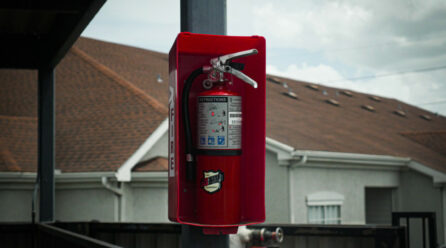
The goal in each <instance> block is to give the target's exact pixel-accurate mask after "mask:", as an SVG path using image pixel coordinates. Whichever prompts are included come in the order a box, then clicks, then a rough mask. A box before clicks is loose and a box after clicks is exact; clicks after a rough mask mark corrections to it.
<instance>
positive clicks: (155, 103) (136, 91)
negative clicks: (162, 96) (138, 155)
mask: <svg viewBox="0 0 446 248" xmlns="http://www.w3.org/2000/svg"><path fill="white" fill-rule="evenodd" d="M70 50H71V51H72V52H73V53H74V54H75V55H76V56H78V57H79V58H81V59H83V60H84V61H86V62H87V63H89V64H90V65H92V66H93V67H94V68H96V69H97V70H98V71H100V72H101V73H102V74H104V75H105V76H107V77H108V78H110V79H112V80H113V81H114V82H116V83H118V84H119V85H120V86H121V87H124V88H126V89H128V90H130V91H131V92H133V93H134V94H135V95H136V96H138V97H139V98H140V99H142V100H144V101H146V102H147V103H148V104H150V105H151V106H152V107H153V108H154V109H155V110H156V111H158V112H159V113H161V114H166V113H167V112H168V110H167V108H166V107H165V106H164V105H162V104H161V103H160V102H159V101H158V100H156V99H155V98H153V97H152V96H150V95H148V94H146V93H145V92H144V91H142V90H141V89H140V88H138V87H136V86H135V85H134V84H133V83H131V82H130V81H128V80H126V79H124V78H122V77H121V76H120V75H119V74H118V73H116V72H115V71H113V70H112V69H110V68H109V67H107V66H105V65H104V64H102V63H100V62H99V61H97V60H96V59H94V58H93V57H91V56H90V55H88V54H87V53H86V52H84V51H82V50H81V49H80V48H77V47H76V46H73V47H71V49H70Z"/></svg>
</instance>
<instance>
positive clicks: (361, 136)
mask: <svg viewBox="0 0 446 248" xmlns="http://www.w3.org/2000/svg"><path fill="white" fill-rule="evenodd" d="M167 64H168V61H167V55H166V54H162V53H157V52H152V51H147V50H144V49H139V48H133V47H128V46H123V45H118V44H113V43H108V42H102V41H97V40H93V39H87V38H81V39H79V40H78V41H77V42H76V44H75V47H74V48H73V49H72V50H71V51H70V52H69V54H68V55H67V56H66V58H65V59H64V60H63V61H62V62H61V64H60V65H59V66H58V68H57V71H56V75H57V78H56V79H57V81H56V85H57V88H56V90H57V127H56V128H57V140H56V142H57V144H56V146H57V151H56V154H57V158H56V160H57V166H58V167H59V168H60V169H61V170H62V171H65V172H68V171H103V170H116V169H117V168H118V167H119V166H120V165H121V164H122V163H123V162H124V161H125V160H126V159H127V158H128V157H129V156H130V155H131V154H132V153H133V152H134V151H135V150H136V149H137V148H138V147H139V145H140V144H141V143H142V142H143V141H144V140H145V139H146V138H147V137H148V135H150V133H151V132H152V131H153V130H154V129H155V128H156V127H157V126H158V125H159V124H160V123H161V121H162V120H163V119H164V118H165V117H166V114H167V110H166V108H165V106H166V105H167V92H168V89H167V87H168V72H167V68H168V66H167ZM158 75H160V76H161V78H162V79H163V81H164V82H163V83H158V82H157V80H156V79H157V76H158ZM274 78H275V79H276V80H278V81H280V82H286V83H287V84H288V87H289V88H290V90H291V91H293V92H294V93H296V94H297V96H298V98H297V99H294V98H291V97H287V96H286V95H283V94H282V93H284V92H287V91H288V90H287V89H285V88H284V87H282V85H280V84H277V83H272V82H269V81H267V123H266V125H267V136H268V137H270V138H273V139H276V140H278V141H280V142H282V143H285V144H288V145H290V146H293V147H295V148H296V149H300V150H321V151H334V152H350V153H363V154H381V155H394V156H402V157H411V158H413V159H414V160H416V161H419V162H421V163H423V164H425V165H428V166H430V167H432V168H434V169H437V170H440V171H443V172H446V156H445V155H444V152H442V151H444V143H441V144H440V145H438V144H436V143H435V145H430V143H431V142H437V141H438V139H436V141H431V140H432V139H431V138H420V137H418V136H417V137H416V138H414V136H413V135H412V136H410V135H408V133H417V132H418V133H419V132H424V133H438V132H444V131H446V118H445V117H442V116H437V115H434V114H432V113H429V112H427V111H424V110H422V109H419V108H417V107H414V106H411V105H408V104H405V103H403V102H400V101H397V100H395V99H389V98H383V97H380V98H379V99H380V101H376V100H374V99H373V96H372V95H369V94H362V93H358V92H353V91H345V92H348V94H346V93H344V92H343V90H342V89H337V88H330V87H326V86H323V85H316V86H317V88H318V90H313V89H312V87H308V86H307V85H309V83H306V82H300V81H295V80H290V79H286V78H281V77H274ZM0 81H1V82H2V90H1V91H0V97H1V98H0V115H1V116H7V117H4V118H3V119H8V118H13V117H11V116H25V117H32V118H31V119H30V120H26V121H24V120H17V122H24V123H20V124H15V123H12V124H11V123H10V121H9V122H8V123H6V121H3V122H1V120H3V119H0V127H1V131H0V142H1V144H3V145H1V147H3V148H2V149H0V170H17V166H18V167H19V168H20V169H19V170H22V171H30V170H33V169H34V168H35V163H36V162H35V160H36V154H35V150H34V151H33V153H26V152H22V151H23V150H24V148H20V147H21V146H23V147H29V146H31V147H34V149H35V142H36V140H35V136H34V139H32V138H30V140H29V141H28V140H27V138H20V137H22V136H20V137H19V136H18V138H15V137H12V138H11V137H10V136H7V135H6V133H8V135H9V133H16V132H19V130H24V129H26V130H27V131H24V132H25V133H24V134H23V137H25V136H32V134H35V132H36V129H35V124H34V125H33V124H32V123H31V124H30V123H29V122H35V116H36V99H37V98H36V73H35V72H31V71H12V70H0ZM312 85H313V84H312ZM313 88H314V87H313ZM4 89H6V90H4ZM350 95H351V96H350ZM328 99H332V100H334V101H336V102H338V103H339V106H335V105H333V104H330V103H329V102H327V100H328ZM362 106H371V107H373V111H368V110H366V109H364V108H363V107H362ZM395 110H402V111H404V113H405V114H406V116H405V117H402V116H399V115H396V114H394V112H395ZM420 115H429V116H430V117H431V120H430V121H427V120H425V119H422V118H420ZM14 118H15V117H14ZM33 118H34V119H33ZM8 120H9V119H8ZM5 123H6V124H5ZM16 128H17V130H15V129H16ZM409 136H410V137H409ZM431 136H432V135H431ZM5 137H8V138H5ZM11 139H14V141H11ZM441 140H445V139H441ZM22 141H23V142H22ZM12 142H15V143H17V144H12ZM5 143H6V144H8V145H6V147H7V148H6V149H5V148H4V147H5V145H4V144H5ZM33 144H34V145H33ZM442 144H443V145H442ZM11 147H12V148H11ZM14 149H16V150H14ZM20 149H21V150H20ZM438 149H440V151H439V150H438ZM25 150H27V151H28V150H29V151H32V149H31V148H27V149H25ZM163 163H164V159H161V158H157V159H155V160H152V161H149V162H147V163H142V164H139V165H138V167H137V168H136V170H135V171H143V170H146V169H147V170H150V169H153V168H156V169H165V168H166V167H164V165H163Z"/></svg>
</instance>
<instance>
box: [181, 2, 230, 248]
mask: <svg viewBox="0 0 446 248" xmlns="http://www.w3.org/2000/svg"><path fill="white" fill-rule="evenodd" d="M181 32H191V33H199V34H218V35H226V0H181ZM181 247H182V248H187V247H198V248H200V247H216V248H226V247H229V235H205V234H203V229H202V228H200V227H195V226H188V225H182V226H181Z"/></svg>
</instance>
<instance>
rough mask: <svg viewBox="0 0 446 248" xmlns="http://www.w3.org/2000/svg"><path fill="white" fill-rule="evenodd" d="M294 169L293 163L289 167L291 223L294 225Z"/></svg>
mask: <svg viewBox="0 0 446 248" xmlns="http://www.w3.org/2000/svg"><path fill="white" fill-rule="evenodd" d="M292 172H293V169H292V167H291V163H290V165H289V166H288V181H289V186H290V187H289V190H288V192H289V197H288V199H289V208H290V223H291V224H293V223H294V211H293V210H294V208H293V205H294V204H293V202H294V197H293V196H294V180H293V173H292Z"/></svg>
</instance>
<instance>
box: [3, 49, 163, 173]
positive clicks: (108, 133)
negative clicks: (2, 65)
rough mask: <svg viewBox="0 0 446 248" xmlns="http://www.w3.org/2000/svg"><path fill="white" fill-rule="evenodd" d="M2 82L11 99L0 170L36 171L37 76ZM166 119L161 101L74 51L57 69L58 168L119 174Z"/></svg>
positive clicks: (9, 74)
mask: <svg viewBox="0 0 446 248" xmlns="http://www.w3.org/2000/svg"><path fill="white" fill-rule="evenodd" d="M123 56H124V55H123ZM4 78H5V81H3V80H2V91H1V92H2V95H5V96H9V97H6V98H1V99H0V106H2V107H1V108H0V116H4V118H2V119H0V128H1V131H0V140H1V141H2V147H1V149H0V151H1V160H0V163H1V164H0V170H2V171H5V170H6V171H10V170H15V171H35V169H36V164H37V156H36V152H35V148H36V144H37V143H36V142H37V140H36V134H37V131H36V94H37V92H36V84H37V82H36V75H35V73H31V72H29V71H12V70H1V71H0V79H4ZM151 78H153V79H146V80H147V81H150V80H152V81H155V80H156V75H152V77H151ZM28 98H30V99H28ZM14 113H17V114H14ZM166 115H167V108H166V107H165V106H164V105H163V104H161V103H160V102H159V101H158V100H156V99H154V98H153V97H152V96H150V95H148V94H147V93H146V92H144V91H143V90H141V89H139V88H138V87H136V86H135V85H134V84H133V83H131V82H129V81H128V80H127V79H125V78H123V77H121V75H120V74H118V73H117V72H115V71H113V70H112V69H110V68H108V67H107V66H105V65H103V64H101V63H100V62H98V60H96V58H94V57H92V56H91V55H89V54H87V53H86V52H85V51H83V50H81V49H80V48H77V47H73V48H72V49H71V50H70V52H69V53H68V54H67V56H66V57H65V58H64V59H63V60H62V62H61V63H60V64H59V65H58V66H57V69H56V167H57V168H58V169H60V170H61V171H62V172H87V171H115V170H117V169H118V168H119V167H120V166H121V165H122V164H123V163H124V162H125V161H126V160H127V159H128V158H129V157H130V156H131V155H132V154H133V153H134V152H135V151H136V149H137V148H138V147H139V146H140V145H141V144H142V143H143V142H144V141H145V140H146V139H147V137H149V135H150V134H151V133H152V132H153V131H154V130H155V129H156V128H157V127H158V126H159V125H160V124H161V122H162V121H163V120H164V119H165V118H166ZM17 116H26V118H22V119H20V118H18V117H17ZM11 119H12V120H14V121H11ZM18 133H20V134H18ZM13 135H15V136H13ZM20 135H21V136H20ZM5 147H6V148H5ZM31 148H32V149H31ZM30 149H31V150H32V151H33V152H28V150H30ZM14 161H15V162H14ZM11 168H12V169H11Z"/></svg>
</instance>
